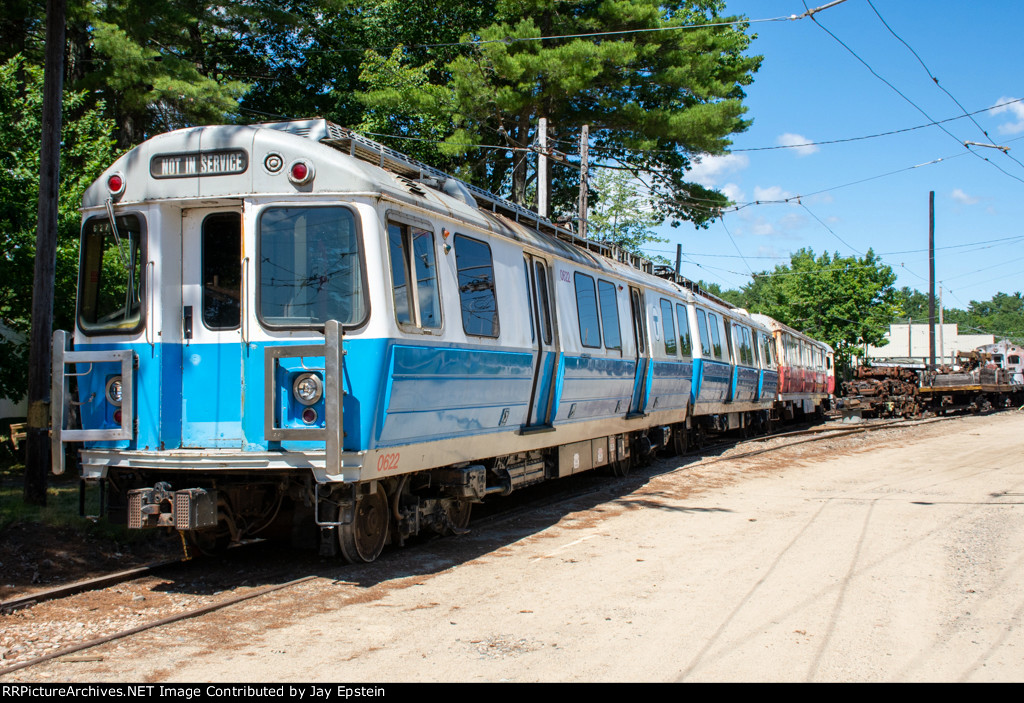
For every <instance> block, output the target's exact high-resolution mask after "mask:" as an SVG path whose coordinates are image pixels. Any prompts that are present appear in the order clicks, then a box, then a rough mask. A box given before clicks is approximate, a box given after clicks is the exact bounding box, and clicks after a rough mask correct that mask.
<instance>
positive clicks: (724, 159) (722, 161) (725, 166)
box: [687, 154, 750, 188]
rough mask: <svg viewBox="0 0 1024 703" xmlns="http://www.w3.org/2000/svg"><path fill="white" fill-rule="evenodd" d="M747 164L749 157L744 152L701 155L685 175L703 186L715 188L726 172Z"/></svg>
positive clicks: (742, 167)
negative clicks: (723, 154)
mask: <svg viewBox="0 0 1024 703" xmlns="http://www.w3.org/2000/svg"><path fill="white" fill-rule="evenodd" d="M749 165H750V159H749V158H747V156H746V154H726V155H725V156H703V157H701V159H700V161H698V162H696V163H695V164H694V166H693V168H692V169H691V170H690V172H689V173H688V174H687V176H688V177H689V178H690V179H691V180H693V181H694V182H695V183H700V184H701V185H702V186H704V187H705V188H717V187H718V185H719V183H720V182H721V181H722V179H723V178H724V176H725V175H726V174H729V173H735V172H736V171H742V170H743V169H745V168H746V167H747V166H749Z"/></svg>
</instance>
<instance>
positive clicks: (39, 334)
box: [24, 0, 66, 505]
mask: <svg viewBox="0 0 1024 703" xmlns="http://www.w3.org/2000/svg"><path fill="white" fill-rule="evenodd" d="M65 14H66V0H47V2H46V66H45V68H44V70H43V119H42V128H43V129H42V142H41V144H40V150H39V220H38V224H37V225H36V261H35V278H34V279H33V283H32V332H31V336H30V338H29V353H28V429H27V430H26V433H25V434H26V437H25V440H26V446H27V448H26V460H25V492H24V496H25V502H26V503H28V504H30V505H46V474H47V472H48V470H49V468H50V438H49V431H48V428H49V425H50V358H51V355H50V351H51V350H50V335H51V334H52V333H53V288H54V275H55V271H56V268H57V189H58V186H59V184H60V130H61V113H60V110H61V97H62V94H63V90H64V21H65Z"/></svg>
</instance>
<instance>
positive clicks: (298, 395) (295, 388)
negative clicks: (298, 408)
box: [292, 373, 324, 405]
mask: <svg viewBox="0 0 1024 703" xmlns="http://www.w3.org/2000/svg"><path fill="white" fill-rule="evenodd" d="M323 394H324V386H323V383H321V382H320V377H319V376H317V375H316V374H315V373H304V374H302V375H300V376H298V377H297V378H296V379H295V383H293V384H292V395H294V396H295V400H297V401H299V402H300V403H302V404H303V405H313V404H314V403H316V402H317V401H318V400H320V397H321V396H322V395H323Z"/></svg>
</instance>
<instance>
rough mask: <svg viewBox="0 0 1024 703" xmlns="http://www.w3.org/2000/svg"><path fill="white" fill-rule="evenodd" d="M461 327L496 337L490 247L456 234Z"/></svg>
mask: <svg viewBox="0 0 1024 703" xmlns="http://www.w3.org/2000/svg"><path fill="white" fill-rule="evenodd" d="M455 268H456V269H458V279H459V302H460V303H461V304H462V329H464V330H465V331H466V334H472V335H476V336H478V337H497V336H498V300H497V296H496V295H495V290H494V263H493V261H492V259H491V248H490V247H489V246H488V245H487V244H485V243H484V242H481V241H479V240H476V239H470V238H469V237H465V236H463V235H461V234H456V235H455Z"/></svg>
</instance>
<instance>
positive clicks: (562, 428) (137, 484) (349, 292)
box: [51, 119, 830, 562]
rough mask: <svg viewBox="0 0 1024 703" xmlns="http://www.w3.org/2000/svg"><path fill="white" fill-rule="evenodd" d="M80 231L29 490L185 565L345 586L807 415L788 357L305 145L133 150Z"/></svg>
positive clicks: (387, 173) (298, 131)
mask: <svg viewBox="0 0 1024 703" xmlns="http://www.w3.org/2000/svg"><path fill="white" fill-rule="evenodd" d="M82 212H83V224H82V236H81V263H80V272H79V283H78V299H77V309H76V325H75V329H74V331H73V333H72V334H70V335H69V334H68V333H66V332H64V331H57V332H55V334H54V342H53V349H54V362H53V364H54V366H53V392H52V413H53V416H52V418H51V427H52V432H51V437H52V447H53V457H54V466H53V470H54V472H55V473H62V472H63V471H64V470H65V466H64V464H65V458H64V457H65V452H64V451H63V449H64V445H65V444H66V443H68V442H74V443H82V448H81V451H80V452H79V455H80V459H81V469H80V470H81V477H82V478H83V480H85V481H86V482H101V484H102V486H103V491H102V493H101V495H102V496H104V500H105V505H104V510H105V511H106V512H107V513H108V514H109V515H110V517H111V518H112V519H116V520H122V521H124V522H126V523H127V525H128V526H129V527H131V528H140V529H141V528H150V527H171V528H175V529H177V530H180V531H182V532H183V533H184V534H186V535H187V536H188V537H189V538H190V539H191V540H193V541H194V542H197V543H199V544H200V545H209V546H214V545H217V544H224V543H227V542H231V541H239V540H243V539H245V538H248V537H252V536H261V535H265V534H270V533H272V532H274V531H275V530H292V531H293V532H294V530H295V526H299V528H302V526H308V527H309V532H311V533H312V534H315V535H318V536H319V544H320V549H321V551H322V552H324V553H328V554H338V553H340V554H341V555H342V556H343V557H344V558H345V559H347V560H349V561H352V562H367V561H372V560H373V559H375V558H376V557H377V556H378V555H379V554H380V552H381V550H382V549H383V547H384V546H385V545H386V544H388V543H398V544H400V543H402V542H403V541H404V540H405V539H407V538H408V537H410V536H412V535H415V534H417V533H420V532H422V531H424V530H431V531H435V532H439V533H452V532H460V531H462V530H463V529H464V528H465V527H466V525H467V523H468V520H469V515H470V510H471V507H472V505H473V504H474V503H478V502H480V501H482V500H483V499H484V498H485V497H486V496H487V495H489V494H495V493H501V494H506V493H509V492H510V491H513V490H516V489H518V488H521V487H523V486H528V485H530V484H534V483H538V482H541V481H544V480H547V479H552V478H558V477H562V476H568V475H571V474H575V473H578V472H582V471H587V470H591V469H595V468H600V467H607V468H608V469H610V470H611V471H612V472H614V473H618V474H623V473H625V472H626V471H628V470H629V468H630V465H631V464H632V463H633V462H636V461H639V460H641V459H643V458H644V457H646V456H649V455H650V454H651V453H652V452H654V451H656V450H658V449H660V448H668V449H675V450H684V449H686V447H687V446H688V445H690V444H691V443H695V442H699V441H700V440H701V439H702V437H703V436H704V434H706V433H707V432H709V431H715V430H722V429H752V428H756V429H766V428H767V427H768V425H769V424H770V421H771V419H772V418H773V417H774V416H775V413H776V412H777V409H776V405H777V403H779V402H780V400H781V401H783V403H784V404H785V403H789V406H792V403H793V402H796V401H797V400H798V401H799V402H800V403H801V408H805V407H811V406H807V405H805V403H812V404H813V403H814V402H816V401H815V400H814V399H818V402H820V400H821V399H822V398H823V397H825V396H826V395H827V392H826V385H825V384H826V382H825V381H823V380H822V379H819V378H818V374H819V371H823V370H824V368H823V365H824V361H823V359H825V358H830V356H829V355H828V354H827V352H825V351H823V348H822V347H821V345H820V344H817V343H814V344H812V341H813V340H809V338H806V337H805V336H803V335H799V333H796V332H795V331H794V330H789V329H788V328H781V327H778V326H777V325H775V323H774V321H772V320H770V319H767V318H762V317H760V316H757V315H754V316H751V315H748V314H747V313H745V312H744V311H741V310H736V309H733V308H731V307H729V306H728V305H726V304H724V303H723V301H717V300H715V299H714V298H713V297H712V296H708V295H706V294H704V293H702V292H701V291H700V290H699V289H697V288H695V287H694V286H687V285H684V284H683V283H682V282H680V281H679V280H666V279H663V278H659V277H657V276H655V275H653V274H652V268H651V266H650V264H649V263H648V262H644V261H642V260H640V259H637V258H635V257H633V256H630V255H628V254H625V253H623V252H620V251H617V250H615V249H614V248H612V247H610V246H608V245H606V244H602V243H599V242H593V241H590V240H584V239H580V238H579V237H577V236H576V235H575V234H573V233H572V232H571V231H569V230H568V229H565V228H562V227H559V226H556V225H554V224H552V223H550V222H548V221H547V220H544V219H542V218H538V217H537V215H536V214H535V213H532V212H530V211H528V210H526V209H524V208H521V207H519V206H516V205H514V204H512V203H508V202H506V201H504V200H502V199H500V198H498V197H496V196H493V195H491V194H489V193H486V192H484V191H482V190H479V189H476V188H474V187H472V186H469V185H467V184H465V183H463V182H461V181H459V180H457V179H455V178H452V177H450V176H448V175H447V174H445V173H443V172H441V171H439V170H436V169H433V168H431V167H429V166H427V165H425V164H422V163H419V162H417V161H414V160H413V159H410V158H408V157H406V156H404V155H402V154H400V153H398V152H394V151H392V150H390V149H388V148H386V147H384V146H382V145H380V144H378V143H376V142H374V141H372V140H369V139H366V138H364V137H362V136H360V135H357V134H355V133H353V132H351V131H349V130H347V129H344V128H341V127H338V126H337V125H334V124H331V123H330V122H328V121H326V120H322V119H318V120H304V121H296V122H287V123H272V124H262V125H251V126H208V127H197V128H190V129H183V130H178V131H175V132H171V133H168V134H164V135H160V136H156V137H154V138H152V139H150V140H149V141H147V142H145V143H143V144H141V145H140V146H138V147H136V148H135V149H133V150H132V151H130V152H128V153H127V154H125V155H124V156H122V157H121V158H120V159H118V160H117V161H116V162H115V163H114V164H113V165H111V166H110V168H108V169H107V170H106V172H105V173H104V174H103V175H102V176H101V177H100V179H99V180H98V181H97V182H96V183H94V184H93V185H92V186H91V187H90V188H89V189H88V190H87V192H86V194H85V197H84V201H83V205H82ZM773 325H774V326H773ZM780 330H781V331H780ZM787 335H789V336H790V337H792V338H793V339H795V340H797V342H796V344H797V346H798V348H799V360H797V358H796V357H791V356H790V351H789V347H787V346H786V344H788V343H789V342H787V341H786V340H787V339H789V337H787ZM808 354H809V356H806V355H808ZM812 372H813V374H814V378H813V379H811V378H810V375H811V373H812ZM72 380H73V381H74V382H75V384H74V385H75V387H76V392H75V393H72V390H71V389H72ZM797 396H800V397H799V398H798V397H797ZM72 403H75V404H77V406H78V415H79V416H80V419H81V427H80V428H78V427H71V426H70V424H71V423H70V422H69V419H68V418H69V416H70V415H71V413H70V407H71V404H72ZM317 528H319V529H317Z"/></svg>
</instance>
